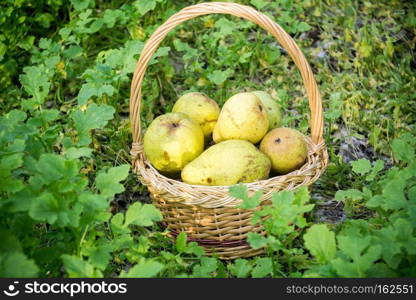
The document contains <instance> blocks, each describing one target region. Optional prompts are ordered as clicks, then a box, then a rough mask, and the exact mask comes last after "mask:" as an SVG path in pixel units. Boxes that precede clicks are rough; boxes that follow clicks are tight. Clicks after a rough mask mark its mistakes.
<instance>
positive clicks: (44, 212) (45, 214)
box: [29, 192, 60, 224]
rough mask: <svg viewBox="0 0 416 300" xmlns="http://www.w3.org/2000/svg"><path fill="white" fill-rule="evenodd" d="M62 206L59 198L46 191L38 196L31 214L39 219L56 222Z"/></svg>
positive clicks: (51, 222) (50, 222)
mask: <svg viewBox="0 0 416 300" xmlns="http://www.w3.org/2000/svg"><path fill="white" fill-rule="evenodd" d="M59 213H60V208H59V204H58V200H57V199H55V197H54V196H53V195H52V194H51V193H47V192H44V193H42V194H41V195H40V196H38V197H36V199H35V201H34V202H33V205H32V207H31V209H30V211H29V215H30V216H31V217H32V218H33V219H35V220H38V221H46V222H48V223H49V224H54V223H55V222H56V220H57V219H58V217H59Z"/></svg>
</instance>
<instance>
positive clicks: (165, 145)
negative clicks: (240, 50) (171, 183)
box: [143, 91, 308, 186]
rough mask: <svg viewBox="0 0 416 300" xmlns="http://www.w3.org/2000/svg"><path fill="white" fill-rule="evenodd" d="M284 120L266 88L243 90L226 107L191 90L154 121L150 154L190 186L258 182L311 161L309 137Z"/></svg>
mask: <svg viewBox="0 0 416 300" xmlns="http://www.w3.org/2000/svg"><path fill="white" fill-rule="evenodd" d="M281 123H282V112H281V108H280V106H279V104H278V103H277V102H276V101H275V100H274V99H273V98H272V97H271V95H270V94H268V93H266V92H263V91H255V92H247V93H238V94H236V95H234V96H232V97H231V98H229V99H228V100H227V101H226V102H225V103H224V105H223V107H222V109H220V107H219V106H218V104H217V102H215V101H214V100H212V99H211V98H209V97H208V96H206V95H204V94H202V93H198V92H192V93H187V94H185V95H183V96H181V97H180V98H179V99H178V100H177V101H176V103H175V105H174V106H173V108H172V112H171V113H166V114H164V115H161V116H159V117H157V118H156V119H154V120H153V121H152V123H151V124H150V125H149V127H148V129H147V130H146V133H145V135H144V138H143V144H144V152H145V154H146V157H147V158H148V160H149V161H150V162H151V164H152V165H153V166H154V167H155V168H156V169H157V170H158V171H159V172H161V173H162V174H164V175H166V176H169V177H172V178H179V176H180V177H181V178H182V181H183V182H186V183H189V184H195V185H217V186H218V185H233V184H236V183H240V182H243V183H247V182H254V181H258V180H262V179H267V178H268V177H269V176H270V174H271V173H272V174H276V175H279V174H287V173H289V172H291V171H293V170H296V169H298V168H299V167H301V166H302V165H303V164H304V163H305V160H306V157H307V152H308V148H307V144H306V142H305V139H304V138H303V135H302V134H301V133H300V132H298V131H297V130H295V129H291V128H287V127H280V126H281Z"/></svg>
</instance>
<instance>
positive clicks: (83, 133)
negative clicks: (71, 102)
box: [71, 103, 115, 146]
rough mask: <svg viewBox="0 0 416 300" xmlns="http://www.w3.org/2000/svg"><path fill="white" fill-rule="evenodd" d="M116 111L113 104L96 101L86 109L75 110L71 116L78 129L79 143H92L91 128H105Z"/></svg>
mask: <svg viewBox="0 0 416 300" xmlns="http://www.w3.org/2000/svg"><path fill="white" fill-rule="evenodd" d="M114 112H115V110H114V108H113V107H112V106H108V105H104V104H103V105H97V104H95V103H93V104H91V105H89V106H88V108H87V110H86V111H81V110H76V111H75V112H73V113H72V115H71V117H72V119H73V120H74V123H75V128H76V130H77V131H78V138H79V141H78V145H79V146H87V145H88V144H89V143H91V138H90V130H91V129H96V128H103V127H104V126H105V125H106V124H107V123H108V121H109V120H111V119H112V118H113V115H114Z"/></svg>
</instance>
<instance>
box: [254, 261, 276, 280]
mask: <svg viewBox="0 0 416 300" xmlns="http://www.w3.org/2000/svg"><path fill="white" fill-rule="evenodd" d="M272 274H273V261H272V259H271V258H270V257H258V258H256V259H255V265H254V268H253V270H252V272H251V275H252V276H253V278H263V277H266V276H267V275H272Z"/></svg>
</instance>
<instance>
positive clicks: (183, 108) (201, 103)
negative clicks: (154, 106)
mask: <svg viewBox="0 0 416 300" xmlns="http://www.w3.org/2000/svg"><path fill="white" fill-rule="evenodd" d="M172 112H181V113H184V114H186V115H188V116H189V117H190V118H191V119H193V120H194V121H196V122H197V123H198V124H199V126H201V128H202V131H203V132H204V136H205V138H206V139H208V138H209V137H210V136H211V134H212V131H213V130H214V126H215V124H216V123H217V120H218V116H219V114H220V107H219V106H218V104H217V102H215V101H214V100H212V99H211V98H209V97H208V96H206V95H204V94H202V93H198V92H193V93H187V94H185V95H183V96H181V97H180V98H179V99H178V100H177V101H176V103H175V105H174V106H173V108H172Z"/></svg>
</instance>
